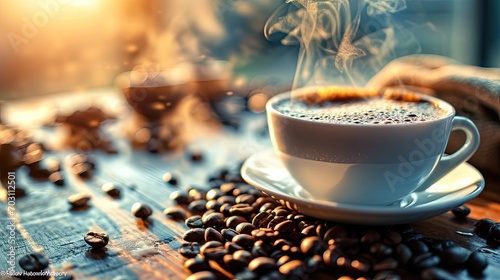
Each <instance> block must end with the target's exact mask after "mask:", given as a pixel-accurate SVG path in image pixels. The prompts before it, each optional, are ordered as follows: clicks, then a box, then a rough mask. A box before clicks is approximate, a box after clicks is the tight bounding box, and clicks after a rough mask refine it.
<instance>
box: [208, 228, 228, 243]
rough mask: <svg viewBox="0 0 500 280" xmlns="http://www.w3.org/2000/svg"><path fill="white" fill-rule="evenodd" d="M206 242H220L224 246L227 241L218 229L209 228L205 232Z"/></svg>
mask: <svg viewBox="0 0 500 280" xmlns="http://www.w3.org/2000/svg"><path fill="white" fill-rule="evenodd" d="M205 241H207V242H208V241H219V242H220V243H222V244H224V242H226V239H225V238H224V237H223V236H222V234H221V233H220V232H218V231H217V230H216V229H214V228H211V227H209V228H207V229H206V230H205Z"/></svg>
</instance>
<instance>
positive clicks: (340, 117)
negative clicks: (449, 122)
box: [274, 95, 447, 124]
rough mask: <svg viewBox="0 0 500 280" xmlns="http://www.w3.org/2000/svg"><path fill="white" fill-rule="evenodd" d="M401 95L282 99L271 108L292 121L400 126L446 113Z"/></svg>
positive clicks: (437, 117)
mask: <svg viewBox="0 0 500 280" xmlns="http://www.w3.org/2000/svg"><path fill="white" fill-rule="evenodd" d="M409 97H411V98H405V97H404V96H403V97H402V96H382V95H380V96H367V97H366V98H362V97H360V96H356V97H354V98H346V97H345V96H342V97H341V98H338V99H335V98H334V97H330V98H328V99H325V100H321V102H320V103H311V102H305V101H303V100H291V99H284V100H281V101H279V102H277V103H276V104H275V105H274V106H275V108H276V109H277V110H278V111H279V112H281V113H283V114H286V115H289V116H291V117H294V118H300V119H305V120H313V121H319V122H328V123H337V124H398V123H399V124H400V123H418V122H423V121H430V120H436V119H440V118H442V117H444V116H446V114H447V111H446V110H444V109H442V108H439V107H438V106H437V105H436V104H433V103H431V102H428V101H425V100H420V99H415V98H413V97H414V96H410V95H409Z"/></svg>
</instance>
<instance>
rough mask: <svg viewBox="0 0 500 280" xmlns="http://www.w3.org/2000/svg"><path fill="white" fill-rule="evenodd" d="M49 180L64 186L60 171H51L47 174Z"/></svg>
mask: <svg viewBox="0 0 500 280" xmlns="http://www.w3.org/2000/svg"><path fill="white" fill-rule="evenodd" d="M49 181H51V182H52V183H54V185H57V186H64V177H63V176H62V173H61V172H58V171H57V172H53V173H51V174H50V175H49Z"/></svg>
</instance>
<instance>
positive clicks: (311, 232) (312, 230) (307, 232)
mask: <svg viewBox="0 0 500 280" xmlns="http://www.w3.org/2000/svg"><path fill="white" fill-rule="evenodd" d="M300 233H301V234H302V235H303V236H305V237H307V236H316V226H315V225H310V226H308V227H306V228H304V229H303V230H302V231H301V232H300Z"/></svg>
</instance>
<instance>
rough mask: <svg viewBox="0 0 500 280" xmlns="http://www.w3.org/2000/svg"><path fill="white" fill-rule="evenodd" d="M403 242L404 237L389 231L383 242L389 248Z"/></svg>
mask: <svg viewBox="0 0 500 280" xmlns="http://www.w3.org/2000/svg"><path fill="white" fill-rule="evenodd" d="M401 241H403V237H402V236H401V234H399V233H397V232H395V231H389V232H387V233H386V234H385V235H384V240H383V242H384V243H385V244H387V245H389V246H392V247H394V246H396V245H398V244H399V243H401Z"/></svg>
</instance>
